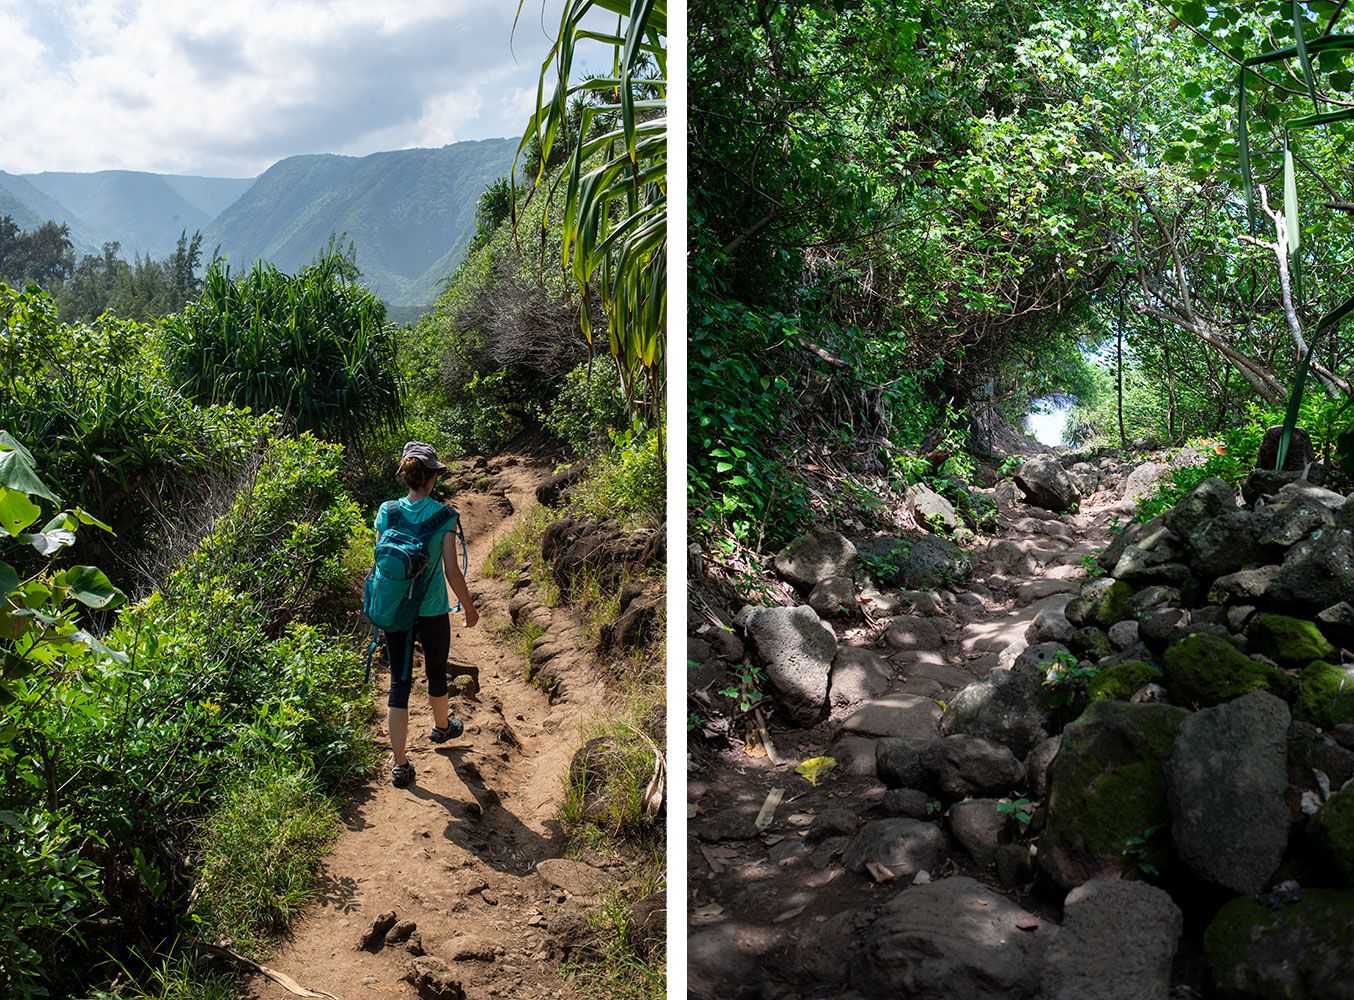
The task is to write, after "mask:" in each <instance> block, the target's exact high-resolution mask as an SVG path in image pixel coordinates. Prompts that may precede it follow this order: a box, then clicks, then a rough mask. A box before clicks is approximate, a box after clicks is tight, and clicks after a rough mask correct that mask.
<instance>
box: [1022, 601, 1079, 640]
mask: <svg viewBox="0 0 1354 1000" xmlns="http://www.w3.org/2000/svg"><path fill="white" fill-rule="evenodd" d="M1073 628H1074V626H1073V625H1072V623H1071V622H1070V621H1069V620H1068V618H1067V602H1063V601H1052V602H1050V603H1048V604H1045V605H1044V606H1043V607H1042V608H1040V609H1039V611H1038V612H1037V613H1036V614H1035V616H1034V620H1033V621H1032V622H1030V627H1029V628H1027V629H1026V630H1025V641H1026V642H1027V643H1029V644H1030V645H1035V644H1037V643H1041V642H1066V641H1067V640H1068V637H1070V636H1071V635H1072V631H1073Z"/></svg>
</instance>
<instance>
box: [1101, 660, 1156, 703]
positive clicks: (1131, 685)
mask: <svg viewBox="0 0 1354 1000" xmlns="http://www.w3.org/2000/svg"><path fill="white" fill-rule="evenodd" d="M1163 676H1164V675H1163V674H1162V672H1161V669H1160V668H1159V667H1155V666H1153V665H1152V664H1150V663H1147V662H1146V661H1144V660H1126V661H1124V662H1123V663H1116V664H1114V666H1112V667H1106V668H1105V669H1104V670H1101V671H1100V672H1099V673H1098V674H1096V675H1095V677H1094V678H1093V679H1092V680H1091V683H1090V685H1089V686H1088V687H1087V689H1086V696H1087V698H1088V699H1089V700H1091V701H1107V700H1108V701H1128V700H1129V699H1130V698H1132V697H1133V696H1134V695H1135V694H1137V693H1138V692H1139V691H1141V690H1142V689H1143V688H1145V687H1146V686H1147V685H1148V684H1155V683H1157V682H1159V681H1160V680H1161V679H1162V677H1163Z"/></svg>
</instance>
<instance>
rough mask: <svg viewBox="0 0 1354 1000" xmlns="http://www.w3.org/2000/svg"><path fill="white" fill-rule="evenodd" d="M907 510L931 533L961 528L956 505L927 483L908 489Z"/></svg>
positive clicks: (906, 497)
mask: <svg viewBox="0 0 1354 1000" xmlns="http://www.w3.org/2000/svg"><path fill="white" fill-rule="evenodd" d="M904 502H905V503H906V504H907V509H908V510H909V511H910V512H911V514H912V518H913V520H914V521H916V522H917V524H919V525H921V526H922V527H923V528H926V529H928V530H930V531H953V530H954V529H955V528H957V527H959V515H958V514H956V513H955V510H954V505H953V504H952V503H950V501H948V500H946V499H945V498H944V497H943V496H941V495H940V494H939V493H937V492H936V491H935V490H933V489H931V487H929V486H927V485H926V484H925V483H916V484H914V485H912V486H909V487H908V488H907V493H906V495H905V497H904Z"/></svg>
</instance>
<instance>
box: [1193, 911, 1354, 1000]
mask: <svg viewBox="0 0 1354 1000" xmlns="http://www.w3.org/2000/svg"><path fill="white" fill-rule="evenodd" d="M1351 941H1354V890H1352V889H1304V890H1303V892H1302V895H1301V897H1300V898H1298V899H1297V900H1295V901H1293V902H1290V903H1288V904H1286V905H1281V906H1277V907H1268V906H1265V905H1264V904H1262V903H1260V902H1259V901H1257V900H1255V899H1253V898H1251V897H1249V896H1241V897H1238V898H1236V899H1233V900H1232V901H1231V902H1229V903H1226V904H1224V905H1223V907H1222V909H1220V910H1219V911H1218V913H1217V915H1216V916H1215V917H1214V918H1213V921H1212V922H1211V923H1210V924H1209V925H1208V929H1207V930H1206V931H1205V932H1204V955H1205V957H1206V958H1207V959H1208V964H1209V967H1210V968H1211V969H1212V970H1213V975H1214V978H1215V980H1216V981H1217V984H1218V986H1219V987H1220V988H1221V989H1222V990H1223V991H1224V993H1225V994H1226V995H1228V996H1232V997H1243V998H1245V1000H1270V998H1272V997H1285V998H1288V1000H1354V947H1351V946H1350V942H1351Z"/></svg>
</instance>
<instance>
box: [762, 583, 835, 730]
mask: <svg viewBox="0 0 1354 1000" xmlns="http://www.w3.org/2000/svg"><path fill="white" fill-rule="evenodd" d="M747 631H748V637H749V638H750V639H751V640H752V645H753V648H754V649H755V650H756V653H757V659H758V661H759V662H760V663H761V664H762V665H763V666H764V668H765V669H766V680H767V684H768V686H769V687H770V689H771V693H772V694H773V695H774V696H775V699H776V704H777V706H778V707H779V708H780V709H781V710H782V711H783V712H784V713H785V716H786V717H787V718H788V719H789V720H790V721H791V722H794V723H796V724H797V725H801V726H807V725H813V723H815V722H817V721H818V719H819V718H821V717H822V715H823V712H824V710H825V709H826V707H827V693H828V680H829V677H830V676H831V671H832V661H833V660H834V659H835V658H836V656H837V637H836V635H835V634H834V633H833V631H832V629H831V627H830V626H828V625H827V624H825V623H824V622H823V621H822V620H821V619H820V618H819V617H818V615H817V614H816V613H815V612H814V610H813V609H812V608H808V607H797V608H759V609H757V611H756V612H755V613H754V614H753V615H751V616H750V618H749V620H748V624H747Z"/></svg>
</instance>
